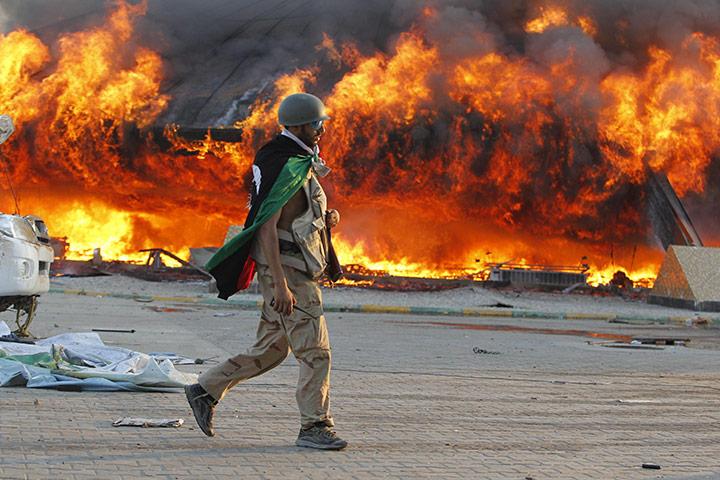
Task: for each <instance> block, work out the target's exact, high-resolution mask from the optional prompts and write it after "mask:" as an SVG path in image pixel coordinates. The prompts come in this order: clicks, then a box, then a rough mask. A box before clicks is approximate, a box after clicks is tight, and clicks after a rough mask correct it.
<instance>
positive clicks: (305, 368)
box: [198, 264, 333, 427]
mask: <svg viewBox="0 0 720 480" xmlns="http://www.w3.org/2000/svg"><path fill="white" fill-rule="evenodd" d="M283 270H284V271H285V278H286V280H287V284H288V288H290V291H291V292H292V293H293V295H295V298H296V299H297V305H296V306H297V307H300V308H301V309H303V310H305V312H307V313H305V312H301V311H300V310H298V309H293V313H292V314H291V315H289V316H284V315H280V314H278V313H277V312H275V311H274V310H273V309H272V307H270V300H271V299H272V298H273V286H274V284H273V279H272V276H271V275H270V269H269V268H268V267H267V266H265V265H261V264H258V265H257V278H258V282H259V284H260V290H261V291H262V295H263V300H264V303H263V307H262V313H261V315H260V325H258V329H257V340H256V342H255V344H254V345H253V346H252V347H250V348H249V349H248V350H247V351H246V352H245V353H242V354H239V355H236V356H234V357H231V358H228V359H227V360H225V361H224V362H221V363H219V364H218V365H215V366H213V367H212V368H210V369H209V370H208V371H206V372H205V373H203V374H202V375H200V377H199V378H198V383H199V384H200V385H201V386H202V387H203V388H204V389H205V391H206V392H208V393H209V394H210V395H211V396H212V397H213V398H214V399H216V400H218V401H220V400H221V399H222V398H223V397H224V396H225V394H226V393H227V391H228V390H230V389H231V388H232V387H234V386H235V385H237V384H238V383H240V382H242V381H244V380H247V379H248V378H253V377H256V376H258V375H262V374H263V373H265V372H267V371H269V370H272V369H273V368H275V367H277V366H278V365H280V364H281V363H282V362H283V360H285V359H286V358H287V356H288V355H289V354H290V352H291V351H292V352H293V354H294V355H295V358H296V359H297V360H298V362H299V364H300V374H299V379H298V385H297V391H296V393H295V398H296V399H297V404H298V408H299V410H300V423H301V424H302V426H303V427H309V426H312V425H313V424H314V423H316V422H324V423H325V424H326V425H328V426H333V420H332V417H331V415H330V341H329V339H328V333H327V327H326V325H325V316H324V315H323V310H322V300H321V293H320V287H319V285H318V283H317V281H315V280H313V279H311V278H310V277H309V276H308V275H307V274H306V273H304V272H301V271H299V270H296V269H294V268H292V267H288V266H285V265H283ZM313 317H314V318H313Z"/></svg>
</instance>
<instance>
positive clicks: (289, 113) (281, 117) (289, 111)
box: [278, 93, 330, 127]
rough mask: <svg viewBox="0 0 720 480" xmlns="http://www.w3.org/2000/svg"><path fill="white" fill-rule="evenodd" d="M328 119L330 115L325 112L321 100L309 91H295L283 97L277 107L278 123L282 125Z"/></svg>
mask: <svg viewBox="0 0 720 480" xmlns="http://www.w3.org/2000/svg"><path fill="white" fill-rule="evenodd" d="M329 119H330V117H328V116H327V115H326V114H325V105H323V102H322V100H320V99H319V98H318V97H316V96H315V95H310V94H309V93H295V94H293V95H290V96H288V97H285V100H283V101H282V103H280V107H279V108H278V123H279V124H280V125H282V126H284V127H294V126H296V125H305V124H306V123H312V122H317V121H318V120H329Z"/></svg>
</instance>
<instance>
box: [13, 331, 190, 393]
mask: <svg viewBox="0 0 720 480" xmlns="http://www.w3.org/2000/svg"><path fill="white" fill-rule="evenodd" d="M9 332H10V330H9V329H8V328H7V325H5V323H4V322H2V321H0V336H1V335H7V334H8V333H9ZM195 378H196V375H194V374H188V373H183V372H180V371H178V370H176V369H175V366H174V365H173V363H172V362H171V361H170V360H169V359H165V360H163V361H160V362H158V361H157V360H156V359H155V358H154V357H152V356H150V355H146V354H144V353H140V352H135V351H133V350H128V349H126V348H122V347H112V346H107V345H105V344H104V343H103V342H102V340H101V339H100V336H99V335H98V334H97V333H64V334H62V335H57V336H54V337H50V338H46V339H44V340H40V341H37V342H35V344H34V345H33V344H26V343H14V342H0V387H9V386H22V385H24V386H27V387H35V388H37V387H45V388H58V389H61V390H103V391H110V390H134V391H181V388H182V387H183V386H184V385H186V384H188V383H192V382H194V381H195Z"/></svg>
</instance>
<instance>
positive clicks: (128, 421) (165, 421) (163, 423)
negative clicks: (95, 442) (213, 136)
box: [113, 417, 185, 428]
mask: <svg viewBox="0 0 720 480" xmlns="http://www.w3.org/2000/svg"><path fill="white" fill-rule="evenodd" d="M184 423H185V420H183V419H182V418H134V417H123V418H118V419H117V420H115V421H114V422H113V427H174V428H177V427H182V426H183V424H184Z"/></svg>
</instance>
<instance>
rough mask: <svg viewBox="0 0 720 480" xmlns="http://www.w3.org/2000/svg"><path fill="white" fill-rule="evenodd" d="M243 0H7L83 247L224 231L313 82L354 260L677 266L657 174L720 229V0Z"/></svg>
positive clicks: (36, 122) (0, 88) (1, 71)
mask: <svg viewBox="0 0 720 480" xmlns="http://www.w3.org/2000/svg"><path fill="white" fill-rule="evenodd" d="M228 5H230V4H228V3H227V2H203V3H202V5H200V4H199V3H198V2H191V1H180V2H179V1H172V2H171V1H169V0H147V1H146V2H143V3H138V2H129V1H128V2H123V1H118V2H114V3H109V4H107V5H105V6H103V7H102V8H101V6H100V5H99V4H93V5H92V7H88V6H87V2H79V1H78V2H72V1H69V2H63V7H62V9H63V11H62V12H58V11H53V9H54V6H55V4H54V3H52V2H44V1H42V0H22V1H21V0H9V1H6V2H3V5H2V7H0V9H1V10H0V26H2V32H3V33H2V35H0V63H1V64H2V68H0V111H2V112H6V113H8V114H10V115H11V116H12V117H13V118H14V120H15V123H16V126H17V133H16V135H15V137H14V138H13V139H12V140H11V141H10V142H8V144H7V145H6V146H5V152H6V158H7V159H8V169H9V175H10V177H11V178H12V180H13V182H14V185H15V186H16V190H17V191H18V195H19V199H20V207H21V209H22V208H27V210H31V211H33V212H34V213H37V214H38V215H40V216H42V217H43V218H44V219H45V221H46V223H47V225H48V228H49V230H50V232H51V233H52V234H53V235H56V236H66V237H67V238H68V243H69V252H68V255H69V256H71V257H72V256H75V257H79V256H83V255H86V256H90V255H91V253H92V250H93V249H94V248H97V247H100V248H102V251H103V256H104V257H107V258H117V259H128V258H136V259H141V258H142V259H144V255H142V254H140V255H139V254H137V252H138V251H139V250H141V249H147V248H155V247H162V248H165V249H167V250H170V251H174V252H178V253H180V254H181V255H184V256H186V257H187V252H188V248H189V247H191V246H200V245H219V244H220V243H222V239H223V238H224V236H225V232H226V230H227V227H228V225H230V224H238V223H242V220H243V218H244V216H245V213H246V205H247V190H248V188H247V186H248V180H249V179H248V170H249V166H250V163H251V161H252V157H253V154H254V151H255V149H256V148H257V147H258V146H259V145H260V144H261V143H262V142H263V141H265V140H267V139H268V138H270V137H271V136H272V135H274V134H275V133H277V129H278V127H277V125H276V121H275V118H276V115H275V112H276V108H277V106H278V104H279V102H280V101H281V100H282V98H283V97H284V96H286V95H287V94H290V93H294V92H297V91H309V92H311V93H314V94H316V95H318V96H320V97H322V98H323V99H324V100H325V103H326V105H327V106H328V110H329V112H330V115H331V116H332V121H331V122H329V123H328V132H327V134H326V136H325V137H324V139H323V144H322V145H321V147H322V155H323V157H324V158H325V159H326V161H327V162H328V164H329V165H330V166H332V167H333V174H332V175H331V176H330V177H328V179H329V181H328V182H326V186H327V191H328V194H329V197H330V200H331V204H332V207H334V208H337V209H339V210H340V211H341V212H342V214H343V220H342V223H341V225H340V227H339V229H338V232H337V233H334V243H335V244H336V249H337V250H338V254H339V256H340V257H341V259H342V260H343V263H353V264H361V265H364V266H365V267H367V268H370V269H376V270H383V271H387V272H390V273H395V274H402V275H413V276H441V275H463V274H472V273H473V272H477V271H478V270H481V269H482V265H484V264H485V263H493V262H507V261H512V262H513V263H530V264H560V265H580V264H584V263H587V264H588V265H589V266H590V271H589V273H590V275H591V280H595V281H601V280H604V281H607V280H608V279H609V278H610V277H611V276H612V274H613V273H614V272H615V271H616V270H618V269H623V270H625V271H626V272H627V273H628V274H629V275H630V276H631V277H633V278H635V279H637V278H640V277H645V278H653V277H654V275H655V273H656V272H657V269H658V268H659V265H660V262H661V260H662V257H663V248H662V245H661V242H660V241H658V239H657V238H656V235H655V233H654V231H653V228H652V225H651V221H650V218H649V215H648V213H647V212H648V203H649V202H648V195H649V194H648V191H650V189H649V188H648V187H647V184H648V180H649V178H650V177H651V176H652V175H653V172H657V173H660V174H661V175H663V176H665V178H667V179H668V181H669V183H670V184H671V185H672V187H673V189H674V191H675V192H677V194H678V195H679V196H680V197H681V198H682V201H683V203H684V204H685V205H686V206H687V209H688V213H689V214H690V216H691V217H693V218H694V219H695V226H696V227H697V229H698V231H699V232H700V234H701V235H702V237H703V240H704V243H705V244H706V245H708V246H717V245H720V229H719V227H718V223H717V221H716V219H715V214H714V207H715V205H717V198H718V192H720V186H719V185H718V182H717V180H718V178H720V160H719V159H718V153H719V152H720V135H719V132H720V128H719V127H720V125H719V124H720V27H718V25H720V7H719V6H718V5H717V3H716V2H711V1H704V0H695V1H679V0H675V1H671V0H656V1H651V0H613V1H611V2H608V1H601V0H593V1H582V2H581V1H549V0H548V1H529V0H517V1H510V2H507V1H504V2H501V1H498V0H488V1H484V2H466V1H461V0H457V1H443V0H435V1H427V2H408V1H402V0H396V1H390V2H388V1H383V2H380V1H375V2H373V1H370V2H362V5H358V4H357V2H337V1H335V2H331V1H327V0H325V1H322V0H311V1H309V2H304V3H295V2H288V1H287V0H270V1H267V2H262V3H261V4H259V3H257V2H250V1H247V2H232V4H231V5H232V6H228ZM40 7H42V8H40ZM58 8H59V7H58ZM38 12H43V13H38ZM198 132H201V133H202V134H201V135H198ZM191 134H194V135H195V137H193V136H192V135H191ZM228 139H231V140H234V141H232V142H228V141H223V140H228ZM0 188H3V187H0ZM10 201H11V200H9V196H8V195H4V196H0V210H3V209H5V210H10V209H11V205H10Z"/></svg>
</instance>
